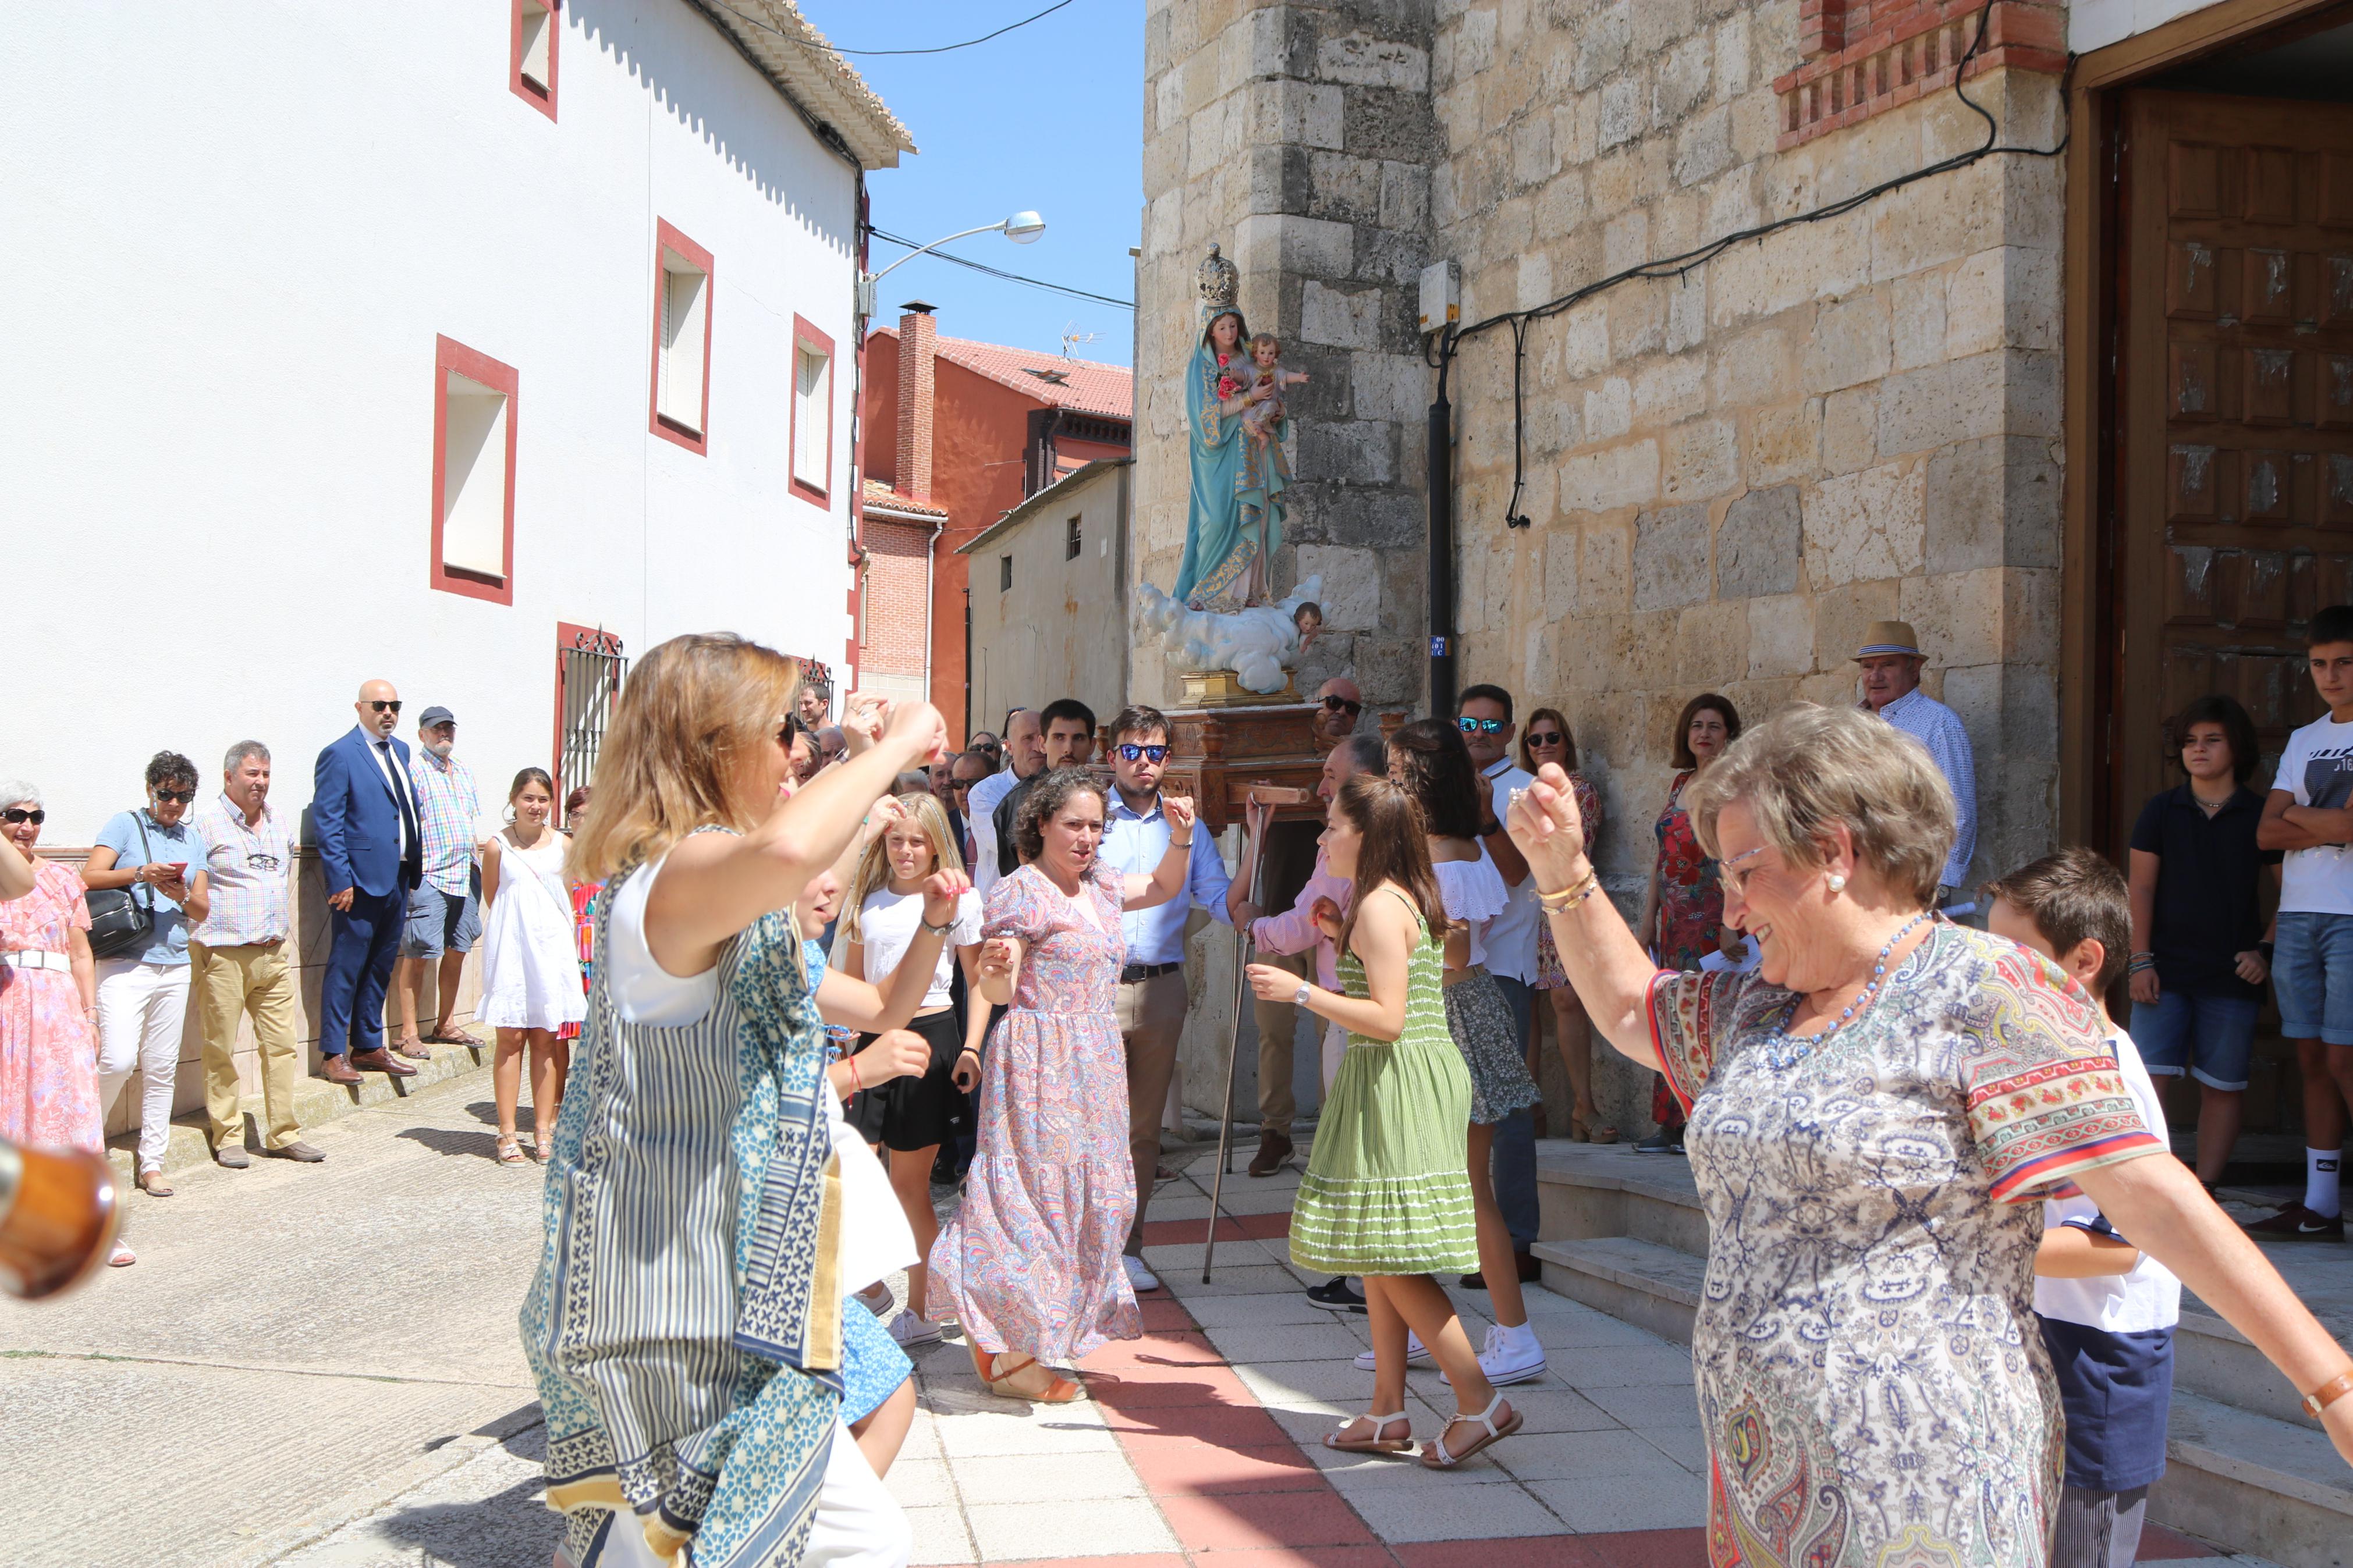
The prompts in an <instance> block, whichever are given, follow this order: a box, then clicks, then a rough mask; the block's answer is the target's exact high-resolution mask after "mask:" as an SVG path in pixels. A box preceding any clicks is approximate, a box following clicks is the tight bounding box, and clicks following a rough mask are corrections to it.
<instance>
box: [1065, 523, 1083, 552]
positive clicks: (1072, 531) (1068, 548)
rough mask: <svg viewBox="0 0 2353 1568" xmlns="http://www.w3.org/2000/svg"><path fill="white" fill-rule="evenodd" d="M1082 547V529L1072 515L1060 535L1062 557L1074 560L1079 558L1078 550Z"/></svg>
mask: <svg viewBox="0 0 2353 1568" xmlns="http://www.w3.org/2000/svg"><path fill="white" fill-rule="evenodd" d="M1081 548H1082V531H1081V529H1080V526H1079V520H1078V519H1077V518H1075V517H1074V518H1072V519H1071V521H1070V524H1069V526H1068V528H1067V529H1066V530H1065V531H1064V532H1063V535H1062V559H1063V560H1065V561H1076V560H1077V559H1078V558H1079V551H1080V550H1081Z"/></svg>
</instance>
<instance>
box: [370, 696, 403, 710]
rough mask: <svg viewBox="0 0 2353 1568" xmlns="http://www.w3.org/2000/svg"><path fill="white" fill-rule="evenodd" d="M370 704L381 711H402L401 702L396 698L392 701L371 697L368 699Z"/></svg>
mask: <svg viewBox="0 0 2353 1568" xmlns="http://www.w3.org/2000/svg"><path fill="white" fill-rule="evenodd" d="M368 706H369V707H371V708H373V709H375V710H376V711H377V712H379V713H397V712H399V711H400V703H399V701H398V700H393V701H390V702H379V701H377V700H375V698H373V697H371V698H369V699H368Z"/></svg>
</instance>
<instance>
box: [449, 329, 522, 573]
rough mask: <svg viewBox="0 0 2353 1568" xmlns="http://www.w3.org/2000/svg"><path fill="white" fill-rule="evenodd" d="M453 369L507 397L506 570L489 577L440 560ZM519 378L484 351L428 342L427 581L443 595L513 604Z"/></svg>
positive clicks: (452, 343) (502, 551) (502, 548)
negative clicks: (430, 416) (430, 411)
mask: <svg viewBox="0 0 2353 1568" xmlns="http://www.w3.org/2000/svg"><path fill="white" fill-rule="evenodd" d="M453 370H454V371H456V372H457V373H458V374H459V375H462V376H464V377H465V378H466V379H467V380H469V381H478V382H480V383H481V384H483V385H484V386H487V387H490V388H491V389H492V390H494V391H498V392H503V393H505V394H506V395H507V488H506V496H505V498H504V500H503V505H502V510H503V511H504V513H505V518H506V535H505V539H504V541H503V542H502V543H501V546H500V551H499V556H500V560H501V563H503V564H504V565H505V567H506V571H505V572H504V573H503V574H501V575H499V576H496V577H492V576H490V575H488V574H483V573H480V572H470V571H468V570H466V569H465V568H464V567H462V566H445V565H443V564H442V563H441V522H442V515H441V493H442V485H443V484H444V482H445V481H446V480H447V479H448V465H449V449H448V448H449V437H448V403H449V373H450V372H451V371H453ZM518 385H519V381H518V378H517V376H516V374H515V370H514V367H513V366H512V365H509V364H501V363H499V362H498V361H497V360H494V359H492V358H491V356H490V355H488V354H485V353H476V352H475V351H474V350H472V349H470V348H468V347H467V346H466V345H465V344H463V343H461V342H457V341H456V340H455V339H452V338H445V337H438V336H437V337H436V338H434V340H433V534H432V539H433V554H432V560H431V577H430V579H429V581H430V585H431V586H432V587H434V588H437V589H438V590H440V591H441V592H442V593H445V594H462V595H465V596H466V597H467V598H470V599H486V600H488V601H489V602H490V603H491V604H493V605H512V604H513V603H514V512H515V430H516V427H517V426H518V424H519V418H518V416H519V415H520V414H521V412H522V397H521V395H519V393H518V390H517V389H518Z"/></svg>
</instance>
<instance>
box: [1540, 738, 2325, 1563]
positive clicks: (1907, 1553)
mask: <svg viewBox="0 0 2353 1568" xmlns="http://www.w3.org/2000/svg"><path fill="white" fill-rule="evenodd" d="M1689 804H1690V808H1691V813H1692V817H1693V821H1694V826H1695V828H1696V831H1697V833H1698V836H1699V839H1700V842H1701V844H1702V845H1703V846H1704V848H1705V849H1706V850H1707V852H1708V853H1709V854H1710V855H1712V856H1713V857H1715V858H1716V859H1717V860H1718V861H1719V862H1720V863H1721V874H1722V878H1723V887H1724V896H1725V921H1727V922H1728V923H1731V924H1733V925H1736V926H1738V927H1739V928H1741V929H1742V930H1744V931H1746V932H1747V934H1748V936H1749V937H1750V939H1751V940H1753V941H1755V942H1757V944H1758V948H1759V950H1760V952H1761V953H1762V963H1761V966H1760V968H1759V970H1758V972H1757V973H1753V974H1740V973H1715V974H1698V973H1675V972H1669V971H1662V970H1660V969H1659V968H1658V967H1657V966H1656V965H1655V964H1654V963H1652V962H1651V959H1650V957H1649V956H1648V955H1647V954H1646V953H1645V952H1643V951H1642V948H1641V944H1640V943H1639V942H1637V941H1636V940H1635V938H1634V935H1633V933H1632V932H1631V931H1629V930H1628V929H1627V926H1626V923H1625V921H1623V920H1621V919H1620V917H1619V915H1618V912H1617V910H1615V909H1614V908H1612V907H1611V905H1610V902H1609V900H1608V899H1607V898H1600V897H1596V896H1595V893H1596V890H1597V889H1598V886H1599V884H1598V881H1597V879H1596V878H1595V876H1594V872H1593V868H1592V865H1591V863H1590V862H1589V861H1588V859H1587V858H1586V855H1585V845H1584V836H1583V832H1582V828H1581V826H1580V824H1579V822H1578V820H1577V807H1576V804H1575V798H1574V796H1573V795H1572V794H1571V792H1570V790H1569V788H1568V781H1567V775H1566V774H1564V773H1561V771H1560V770H1559V769H1557V768H1556V767H1551V766H1546V768H1545V769H1544V770H1543V771H1542V772H1541V773H1539V774H1538V776H1537V781H1536V783H1535V784H1533V785H1532V786H1530V787H1529V789H1528V790H1526V791H1525V793H1524V795H1523V796H1522V798H1520V799H1519V800H1518V801H1517V802H1515V803H1514V805H1513V807H1512V811H1511V816H1510V828H1511V833H1512V837H1513V840H1514V842H1515V843H1516V844H1518V845H1519V847H1520V849H1521V853H1523V854H1524V855H1525V856H1526V857H1527V859H1528V863H1529V866H1530V867H1531V868H1532V872H1533V874H1534V876H1535V879H1536V887H1537V889H1538V891H1539V894H1540V896H1541V900H1542V902H1543V904H1544V907H1545V909H1546V911H1547V918H1548V919H1549V920H1550V921H1551V922H1552V929H1553V936H1554V940H1555V942H1556V944H1557V945H1558V947H1559V950H1560V955H1561V960H1562V963H1564V964H1565V965H1566V966H1567V970H1568V974H1569V979H1570V981H1571V983H1572V984H1575V985H1576V987H1577V994H1579V995H1580V996H1582V997H1583V998H1584V1000H1585V1003H1586V1005H1587V1008H1588V1011H1589V1012H1590V1014H1591V1016H1592V1018H1593V1021H1594V1024H1595V1026H1596V1027H1598V1028H1599V1029H1600V1030H1601V1032H1602V1033H1603V1035H1604V1036H1606V1037H1608V1038H1609V1043H1610V1044H1611V1045H1612V1046H1614V1047H1617V1048H1618V1049H1619V1050H1620V1052H1622V1053H1623V1054H1624V1055H1626V1056H1627V1057H1629V1058H1632V1059H1633V1060H1634V1061H1636V1062H1638V1063H1640V1064H1641V1065H1642V1066H1644V1067H1651V1068H1658V1069H1659V1070H1660V1071H1662V1072H1663V1073H1665V1074H1666V1076H1667V1080H1668V1082H1669V1084H1670V1085H1671V1086H1672V1089H1673V1090H1674V1093H1675V1095H1676V1096H1677V1098H1678V1099H1679V1100H1682V1101H1683V1104H1684V1105H1685V1106H1686V1107H1688V1108H1689V1110H1690V1119H1691V1120H1690V1129H1689V1132H1688V1137H1687V1146H1688V1148H1689V1150H1690V1152H1691V1160H1692V1169H1693V1173H1694V1176H1695V1177H1696V1178H1697V1179H1698V1182H1699V1190H1700V1197H1701V1200H1702V1202H1703V1203H1704V1205H1705V1207H1706V1210H1707V1215H1708V1263H1707V1276H1706V1281H1705V1284H1704V1288H1703V1289H1702V1292H1701V1300H1700V1308H1699V1315H1698V1320H1697V1321H1696V1323H1695V1324H1694V1330H1693V1335H1692V1357H1693V1361H1694V1367H1695V1370H1696V1373H1697V1383H1698V1393H1699V1406H1700V1420H1701V1425H1702V1428H1703V1433H1704V1437H1705V1439H1706V1442H1707V1446H1708V1450H1709V1462H1710V1475H1709V1483H1708V1484H1709V1493H1708V1553H1709V1560H1710V1562H1711V1563H1714V1564H1715V1565H1716V1568H1731V1565H1733V1564H1738V1565H1740V1568H1783V1565H1789V1568H1795V1565H1798V1564H1805V1565H1806V1568H1883V1565H1884V1564H1887V1563H1906V1564H1934V1565H1937V1568H1943V1565H1947V1564H1951V1565H1954V1568H1959V1565H1962V1564H1968V1565H1969V1568H1979V1565H1984V1568H2039V1565H2040V1564H2041V1563H2042V1562H2043V1561H2044V1556H2045V1553H2046V1552H2047V1550H2048V1547H2049V1542H2050V1532H2051V1524H2052V1505H2053V1504H2054V1503H2055V1502H2056V1501H2057V1499H2058V1495H2059V1488H2060V1459H2061V1456H2062V1453H2063V1416H2062V1414H2061V1411H2060V1405H2059V1401H2058V1395H2057V1390H2056V1387H2055V1385H2054V1384H2053V1382H2052V1373H2051V1367H2050V1363H2049V1361H2048V1359H2047V1357H2046V1356H2045V1354H2044V1352H2043V1349H2042V1336H2041V1334H2040V1333H2039V1332H2037V1331H2036V1329H2035V1325H2034V1319H2033V1316H2032V1294H2033V1267H2034V1251H2035V1246H2036V1243H2037V1241H2038V1240H2039V1239H2040V1237H2041V1233H2042V1205H2040V1204H2039V1203H2038V1202H2035V1201H2033V1200H2036V1199H2040V1198H2042V1197H2043V1196H2045V1195H2047V1194H2052V1193H2054V1192H2069V1191H2075V1190H2078V1189H2079V1188H2080V1190H2081V1191H2083V1192H2084V1193H2085V1194H2088V1195H2089V1196H2090V1197H2091V1198H2092V1199H2093V1200H2094V1202H2096V1203H2097V1204H2098V1205H2100V1209H2101V1211H2102V1212H2103V1213H2104V1214H2106V1215H2108V1216H2109V1217H2110V1218H2111V1219H2113V1220H2114V1221H2115V1222H2116V1226H2117V1227H2118V1229H2120V1230H2121V1231H2123V1232H2124V1233H2125V1234H2126V1236H2129V1237H2131V1238H2132V1240H2133V1242H2134V1244H2135V1245H2136V1246H2138V1247H2142V1248H2144V1249H2145V1250H2146V1251H2147V1252H2148V1253H2149V1254H2150V1255H2151V1256H2152V1257H2155V1258H2157V1259H2158V1261H2160V1262H2162V1263H2164V1264H2165V1265H2166V1266H2167V1267H2168V1268H2171V1269H2172V1270H2173V1271H2174V1272H2175V1273H2177V1274H2179V1276H2181V1278H2182V1279H2183V1280H2184V1282H2186V1283H2187V1284H2189V1286H2190V1287H2191V1288H2192V1289H2195V1290H2196V1291H2197V1292H2198V1293H2199V1295H2200V1297H2201V1298H2203V1299H2204V1300H2205V1301H2206V1302H2207V1303H2208V1304H2209V1305H2210V1306H2211V1307H2213V1308H2214V1309H2215V1310H2218V1311H2220V1312H2221V1314H2222V1315H2223V1316H2224V1317H2225V1318H2227V1319H2229V1320H2230V1321H2232V1323H2233V1324H2234V1325H2235V1326H2236V1327H2238V1328H2239V1330H2240V1331H2242V1332H2243V1333H2245V1334H2246V1336H2247V1337H2248V1338H2249V1339H2250V1340H2251V1341H2253V1342H2254V1343H2255V1345H2256V1346H2257V1347H2258V1348H2260V1349H2261V1350H2263V1352H2264V1353H2265V1354H2267V1355H2269V1356H2270V1357H2271V1359H2272V1361H2273V1363H2274V1364H2275V1365H2276V1366H2278V1367H2279V1368H2280V1370H2281V1371H2282V1372H2283V1373H2285V1374H2286V1375H2287V1377H2288V1378H2289V1380H2290V1381H2291V1382H2292V1383H2294V1384H2295V1386H2296V1388H2297V1389H2298V1390H2299V1391H2300V1392H2314V1393H2315V1394H2316V1397H2327V1396H2328V1394H2329V1389H2330V1386H2331V1380H2332V1379H2335V1378H2337V1377H2338V1376H2339V1374H2353V1367H2348V1365H2347V1362H2346V1356H2345V1352H2343V1351H2341V1350H2339V1349H2337V1346H2336V1344H2335V1342H2333V1341H2331V1340H2330V1339H2329V1337H2328V1335H2327V1331H2325V1330H2323V1329H2322V1328H2321V1327H2320V1325H2319V1324H2318V1323H2316V1322H2315V1321H2313V1318H2312V1315H2311V1314H2310V1313H2309V1312H2307V1311H2306V1310H2304V1308H2303V1307H2302V1305H2301V1304H2299V1303H2298V1302H2297V1301H2296V1300H2295V1297H2294V1295H2292V1294H2291V1293H2290V1292H2289V1290H2288V1289H2287V1287H2286V1286H2285V1285H2284V1284H2283V1283H2282V1282H2281V1280H2280V1278H2279V1276H2278V1274H2277V1273H2276V1272H2274V1270H2273V1268H2271V1266H2270V1264H2269V1263H2268V1262H2266V1261H2265V1260H2264V1258H2263V1254H2262V1253H2260V1252H2258V1251H2257V1250H2256V1249H2255V1247H2254V1246H2253V1243H2251V1242H2249V1241H2248V1240H2246V1239H2245V1237H2242V1235H2241V1234H2240V1231H2239V1228H2238V1226H2236V1225H2234V1224H2232V1221H2231V1220H2230V1219H2229V1218H2228V1217H2227V1216H2226V1215H2223V1214H2222V1212H2221V1210H2220V1209H2218V1208H2216V1207H2215V1206H2214V1204H2213V1202H2212V1200H2211V1199H2210V1198H2208V1197H2207V1196H2206V1194H2205V1193H2204V1192H2203V1190H2201V1189H2200V1187H2199V1185H2198V1182H2197V1179H2196V1178H2195V1177H2194V1176H2193V1175H2191V1174H2190V1173H2189V1171H2188V1170H2187V1169H2186V1168H2185V1167H2183V1166H2182V1165H2181V1164H2180V1163H2179V1162H2178V1161H2175V1160H2172V1159H2169V1158H2160V1159H2149V1158H2147V1157H2146V1156H2148V1155H2152V1154H2163V1153H2164V1152H2165V1150H2164V1146H2163V1145H2162V1144H2161V1143H2160V1142H2158V1140H2157V1139H2155V1138H2153V1137H2151V1136H2150V1135H2149V1133H2148V1132H2147V1131H2146V1130H2145V1129H2144V1128H2143V1127H2142V1125H2141V1122H2140V1120H2139V1118H2138V1116H2137V1115H2136V1114H2135V1112H2134V1110H2133V1107H2132V1101H2131V1100H2130V1098H2129V1097H2128V1096H2127V1094H2126V1089H2125V1086H2124V1080H2123V1078H2122V1076H2121V1075H2120V1074H2119V1073H2118V1072H2117V1070H2116V1061H2115V1058H2112V1057H2111V1056H2110V1055H2109V1054H2108V1052H2107V1048H2106V1047H2105V1043H2104V1039H2103V1031H2102V1029H2101V1027H2100V1016H2099V1014H2098V1012H2097V1010H2096V1009H2095V1008H2094V1007H2093V1006H2092V1005H2091V1004H2090V1002H2089V1000H2088V999H2087V998H2086V997H2085V996H2084V994H2083V993H2082V991H2081V990H2080V989H2078V988H2076V987H2075V986H2074V984H2073V982H2071V981H2069V980H2068V979H2067V978H2066V976H2065V975H2064V974H2063V973H2062V972H2061V971H2060V970H2059V969H2058V968H2057V967H2056V966H2055V965H2053V964H2052V963H2049V962H2048V961H2047V960H2045V959H2042V958H2041V957H2040V956H2038V955H2037V954H2035V953H2032V952H2029V951H2027V950H2026V949H2023V948H2021V947H2019V946H2017V945H2016V944H2015V943H2012V942H2004V941H2002V940H2001V939H2000V938H1998V937H1993V936H1989V935H1988V934H1986V933H1985V932H1982V931H1969V930H1966V929H1963V928H1961V927H1958V926H1955V925H1952V924H1949V923H1947V922H1943V921H1937V920H1936V919H1935V917H1934V915H1933V912H1932V911H1933V906H1934V901H1935V899H1936V880H1937V873H1938V871H1939V869H1940V868H1942V866H1943V865H1944V860H1945V856H1946V853H1947V849H1948V848H1949V847H1950V845H1951V842H1952V836H1953V823H1954V807H1953V801H1952V794H1951V791H1950V789H1949V788H1948V787H1947V784H1945V781H1944V779H1943V777H1942V775H1940V774H1939V773H1937V772H1936V768H1935V766H1934V765H1933V764H1932V763H1930V761H1929V759H1928V755H1927V753H1926V752H1924V751H1923V750H1921V748H1920V747H1919V746H1918V745H1917V744H1916V743H1915V742H1912V741H1910V740H1909V739H1907V738H1906V737H1905V736H1903V735H1901V734H1899V733H1897V732H1896V731H1893V730H1891V729H1889V728H1888V727H1887V726H1886V725H1884V724H1882V723H1878V722H1875V721H1873V720H1872V719H1871V717H1870V716H1869V715H1867V714H1864V713H1861V712H1857V711H1855V710H1849V709H1831V708H1821V707H1816V706H1814V705H1813V704H1810V703H1799V704H1797V705H1795V706H1793V707H1790V708H1788V709H1785V710H1782V711H1781V712H1780V713H1778V714H1777V715H1776V716H1775V717H1773V718H1772V719H1770V720H1768V721H1766V722H1765V723H1763V724H1761V725H1759V726H1757V728H1756V729H1755V730H1753V731H1750V732H1749V733H1748V734H1747V735H1746V736H1744V737H1742V738H1741V739H1740V740H1739V741H1738V742H1736V743H1735V744H1734V745H1733V746H1732V748H1731V749H1730V750H1729V751H1728V752H1726V753H1725V757H1724V759H1723V761H1721V762H1719V763H1716V764H1715V767H1713V768H1711V769H1710V770H1709V771H1708V773H1707V774H1706V776H1705V777H1704V778H1703V779H1701V780H1700V781H1699V782H1698V783H1697V784H1694V787H1693V790H1692V792H1691V796H1690V801H1689ZM2348 1386H2353V1384H2348ZM2323 1419H2324V1420H2325V1422H2326V1424H2327V1428H2328V1433H2329V1436H2330V1437H2331V1438H2332V1439H2333V1440H2334V1441H2335V1442H2336V1444H2337V1449H2338V1451H2339V1452H2340V1453H2343V1454H2345V1455H2346V1456H2347V1457H2348V1458H2353V1398H2342V1397H2339V1398H2337V1399H2336V1400H2335V1402H2334V1403H2333V1404H2330V1405H2327V1407H2326V1411H2325V1414H2324V1415H2323Z"/></svg>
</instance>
